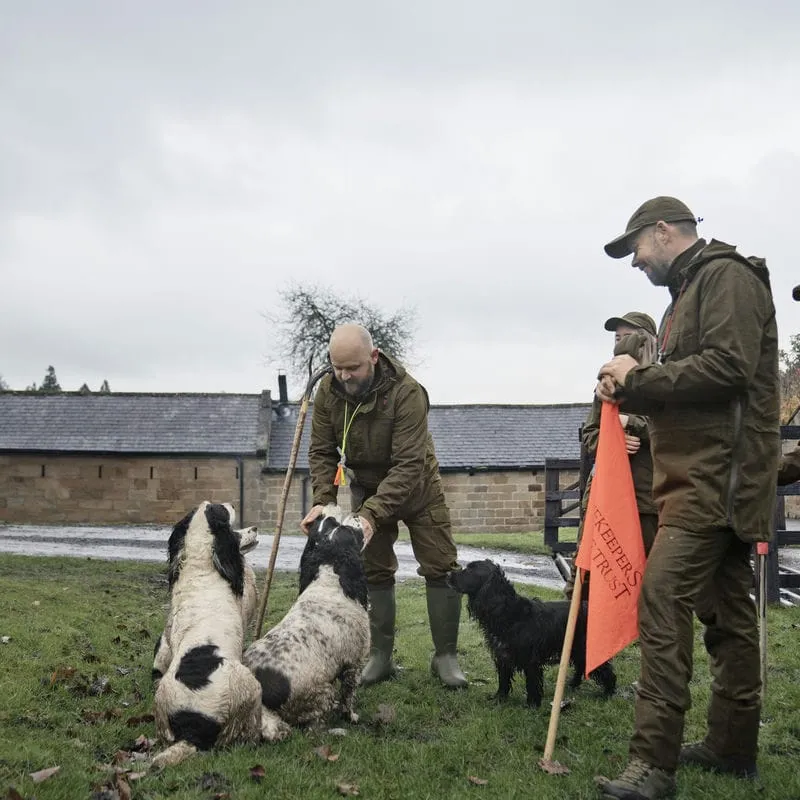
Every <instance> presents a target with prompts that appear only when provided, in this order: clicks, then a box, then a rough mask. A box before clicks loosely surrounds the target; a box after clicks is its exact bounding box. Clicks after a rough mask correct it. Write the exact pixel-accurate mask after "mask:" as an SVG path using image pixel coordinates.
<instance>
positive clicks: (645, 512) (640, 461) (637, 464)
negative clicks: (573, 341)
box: [564, 311, 658, 600]
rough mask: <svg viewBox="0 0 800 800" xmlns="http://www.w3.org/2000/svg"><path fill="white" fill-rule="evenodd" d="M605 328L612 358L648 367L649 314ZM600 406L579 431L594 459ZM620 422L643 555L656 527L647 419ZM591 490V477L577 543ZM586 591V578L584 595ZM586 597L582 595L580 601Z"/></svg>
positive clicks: (625, 417) (626, 417) (651, 343)
mask: <svg viewBox="0 0 800 800" xmlns="http://www.w3.org/2000/svg"><path fill="white" fill-rule="evenodd" d="M605 329H606V330H607V331H613V332H614V355H615V356H617V355H620V354H622V353H629V354H630V355H631V356H633V357H634V358H635V359H636V360H637V361H638V363H640V364H652V363H653V361H654V360H655V357H656V323H655V322H654V321H653V318H652V317H651V316H650V315H649V314H645V313H643V312H641V311H629V312H628V313H627V314H623V315H622V316H621V317H611V318H610V319H607V320H606V322H605ZM601 407H602V403H601V402H600V398H599V397H597V395H595V397H594V401H593V402H592V408H591V410H590V411H589V416H588V417H587V418H586V422H585V423H584V425H583V428H582V429H581V443H582V444H583V446H584V447H585V448H586V451H587V452H588V453H589V455H590V456H591V457H592V458H594V456H595V454H596V453H597V442H598V438H599V436H600V410H601ZM619 419H620V422H621V423H622V427H623V428H624V430H625V445H626V447H627V450H628V456H629V457H630V463H631V475H632V477H633V488H634V490H635V492H636V505H637V507H638V510H639V522H640V524H641V528H642V541H643V543H644V550H645V554H647V553H649V552H650V548H651V547H652V546H653V540H654V539H655V538H656V529H657V527H658V511H657V510H656V506H655V503H654V502H653V459H652V457H651V455H650V433H649V431H648V428H647V417H643V416H641V415H639V414H620V415H619ZM591 488H592V477H591V475H590V476H589V480H588V482H587V484H586V489H585V490H584V492H583V497H582V498H581V511H582V514H581V517H582V519H581V525H580V527H579V528H578V543H580V540H581V537H582V536H583V520H585V518H586V508H587V506H588V504H589V491H590V490H591ZM576 574H577V568H576V567H575V565H574V563H573V565H572V570H571V576H570V580H568V581H567V585H566V588H565V589H564V594H565V595H566V597H567V598H568V599H569V598H570V597H571V596H572V590H573V587H574V584H575V577H576ZM587 589H588V576H587V581H586V585H585V588H584V594H585V593H586V590H587ZM585 599H586V597H585V596H584V600H585Z"/></svg>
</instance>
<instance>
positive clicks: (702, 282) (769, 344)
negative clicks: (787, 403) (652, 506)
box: [621, 239, 780, 541]
mask: <svg viewBox="0 0 800 800" xmlns="http://www.w3.org/2000/svg"><path fill="white" fill-rule="evenodd" d="M669 291H670V294H671V296H672V303H671V304H670V306H669V308H668V309H667V311H666V313H665V315H664V318H663V319H662V322H661V326H660V331H659V349H660V353H661V359H660V360H661V363H659V364H654V365H651V366H647V367H634V369H632V370H631V371H630V373H629V374H628V376H627V379H626V381H625V385H624V387H623V388H622V391H621V398H622V400H623V403H622V409H623V411H625V412H626V413H628V412H637V413H642V414H646V415H647V416H648V418H649V420H650V441H651V449H652V455H653V473H654V477H653V496H654V498H655V501H656V505H657V506H658V510H659V523H660V524H661V525H671V526H676V527H679V528H685V529H688V530H691V531H695V532H701V533H702V532H711V531H715V530H719V529H722V528H731V529H733V530H734V531H735V533H736V534H737V535H738V536H739V537H740V538H741V539H743V540H745V541H766V540H769V538H770V537H771V535H772V511H773V506H774V503H775V489H776V480H777V474H778V460H779V458H780V432H779V419H778V410H779V407H778V403H779V397H778V395H779V391H778V331H777V325H776V322H775V308H774V306H773V302H772V293H771V290H770V285H769V274H768V272H767V268H766V264H765V262H764V261H763V260H761V259H756V258H753V257H751V258H749V259H747V258H745V257H744V256H742V255H740V254H739V253H737V252H736V249H735V248H734V247H732V246H731V245H728V244H725V243H723V242H718V241H716V240H712V241H711V242H709V243H708V244H707V243H706V242H705V241H704V240H703V239H700V240H699V241H698V242H697V243H695V244H694V245H692V247H690V248H689V249H687V250H686V251H684V252H683V253H681V255H679V256H678V257H677V258H676V259H675V261H674V262H673V264H672V267H671V269H670V273H669Z"/></svg>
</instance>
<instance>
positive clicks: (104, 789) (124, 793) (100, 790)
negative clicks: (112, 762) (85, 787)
mask: <svg viewBox="0 0 800 800" xmlns="http://www.w3.org/2000/svg"><path fill="white" fill-rule="evenodd" d="M143 774H144V773H133V772H131V773H128V772H125V771H124V770H117V771H116V772H115V773H114V775H113V776H112V777H111V779H110V780H108V781H106V782H105V783H104V784H100V785H95V786H93V787H92V789H93V791H92V795H91V800H131V797H132V792H131V786H130V784H129V783H128V780H135V779H137V778H140V777H141V776H142V775H143ZM134 776H135V777H134Z"/></svg>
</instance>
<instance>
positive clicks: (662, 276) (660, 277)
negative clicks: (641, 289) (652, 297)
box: [644, 261, 672, 286]
mask: <svg viewBox="0 0 800 800" xmlns="http://www.w3.org/2000/svg"><path fill="white" fill-rule="evenodd" d="M671 266H672V262H671V261H659V262H658V263H656V264H648V265H647V269H646V270H644V274H645V275H647V279H648V280H649V281H650V283H652V284H653V286H667V284H668V283H669V281H668V276H669V270H670V267H671Z"/></svg>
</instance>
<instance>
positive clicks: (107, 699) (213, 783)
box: [0, 537, 800, 800]
mask: <svg viewBox="0 0 800 800" xmlns="http://www.w3.org/2000/svg"><path fill="white" fill-rule="evenodd" d="M492 538H494V537H492ZM262 578H263V575H259V581H261V580H262ZM0 587H2V588H0V636H9V637H10V641H9V642H8V643H5V644H0V797H2V798H6V796H7V793H8V792H9V787H11V786H15V787H16V790H17V791H18V792H19V795H20V796H21V797H23V798H25V800H30V798H31V797H33V796H34V795H35V797H36V798H37V800H54V799H56V798H57V799H58V800H61V799H62V798H64V799H65V800H75V799H76V798H77V799H81V798H90V797H92V793H93V792H98V791H100V789H101V788H102V787H103V786H104V785H107V784H108V783H109V782H110V781H113V774H114V773H113V769H112V768H111V767H109V766H108V765H110V764H112V762H113V761H114V759H115V754H118V753H119V751H124V753H130V752H131V751H132V750H133V749H134V744H135V741H136V739H137V738H138V737H140V736H144V737H147V738H149V739H152V737H153V736H154V726H153V723H152V721H151V720H150V719H149V717H148V716H147V715H148V714H150V713H151V711H152V690H151V686H150V668H151V662H152V651H153V645H154V642H155V639H156V638H157V636H158V634H159V633H160V630H161V625H162V624H163V619H164V611H165V604H166V582H165V578H164V574H163V568H161V567H159V566H153V565H148V564H134V563H123V562H108V563H106V562H102V563H101V562H97V561H92V560H78V559H52V558H31V557H24V556H6V555H0ZM518 588H519V591H520V592H522V593H524V594H528V595H536V596H540V597H548V596H551V597H552V596H553V593H552V592H550V593H548V592H547V591H545V590H539V589H536V588H534V587H527V586H520V587H518ZM295 591H296V590H295V577H294V576H291V575H285V574H279V575H276V577H275V580H274V581H273V588H272V594H271V596H270V603H269V610H268V616H267V621H266V624H267V626H269V625H270V624H272V623H273V622H274V621H276V620H277V619H279V618H280V616H281V615H282V613H283V612H284V611H285V609H286V608H287V607H288V606H289V604H290V603H291V601H292V599H293V597H294V595H295ZM769 615H770V616H769V623H770V662H771V665H772V666H771V670H770V674H769V686H768V693H767V701H766V706H765V712H764V716H765V724H764V727H763V729H762V736H761V758H760V767H761V770H762V775H763V779H764V783H765V784H766V790H765V791H764V792H763V793H761V794H760V795H758V796H759V797H762V798H765V800H790V799H792V798H793V799H794V800H797V798H800V778H798V770H797V767H796V763H797V759H798V756H800V720H799V719H798V709H799V708H800V661H799V659H798V649H799V648H798V645H797V634H798V628H800V610H797V609H791V610H787V609H781V608H775V609H770V612H769ZM698 634H699V632H698ZM396 646H397V656H398V661H399V663H400V665H401V666H402V667H403V670H402V672H401V674H400V676H399V678H398V679H396V680H394V681H391V682H388V683H385V684H380V685H378V686H374V687H370V688H368V689H363V690H360V691H359V695H358V709H359V712H360V714H361V721H360V722H359V724H358V725H355V726H342V727H345V728H346V730H347V734H346V736H343V737H341V736H336V735H333V734H331V733H328V731H327V728H323V729H322V730H319V731H304V732H295V733H294V734H293V735H292V737H291V738H290V739H289V740H288V741H286V742H283V743H280V744H273V745H261V746H248V747H238V748H232V749H230V750H227V751H224V752H214V753H211V754H205V755H199V756H196V757H195V758H193V759H190V760H188V761H187V762H185V763H184V764H182V765H180V766H179V767H176V768H174V769H170V770H167V771H164V772H162V773H146V774H144V775H143V776H142V777H139V778H138V779H134V780H130V779H129V780H128V783H129V784H130V787H131V788H132V793H133V795H132V796H133V798H134V800H147V799H153V800H154V799H155V798H165V797H170V798H179V799H180V798H186V799H187V800H188V799H189V798H191V799H192V800H194V799H195V798H196V799H198V800H199V799H201V798H202V800H211V798H215V797H216V798H219V800H222V798H236V800H248V799H249V798H264V797H270V798H287V799H288V798H308V799H309V800H314V799H315V798H334V797H336V796H338V795H337V788H336V787H337V785H338V784H351V785H352V784H355V785H357V786H358V787H359V792H360V795H359V796H360V797H363V798H370V800H389V799H390V798H412V799H413V800H422V799H424V798H459V799H460V798H471V797H474V798H504V799H505V798H541V800H549V799H550V798H573V799H580V798H594V797H596V794H595V790H594V788H593V784H592V777H593V775H595V774H597V773H604V774H616V772H617V771H618V770H619V769H620V768H621V766H622V765H623V764H624V762H625V758H626V753H627V744H628V737H629V735H630V731H631V725H632V716H633V715H632V703H631V699H632V693H631V690H630V684H631V683H632V681H634V680H635V679H636V677H637V668H638V651H637V649H636V647H635V646H634V647H630V648H628V649H627V650H626V651H625V652H624V653H623V654H622V655H621V656H619V657H618V658H617V659H616V660H615V664H616V667H617V671H618V674H619V677H620V685H621V690H620V692H619V694H618V696H616V697H615V698H613V699H612V700H610V701H608V702H603V701H601V700H599V699H598V698H597V696H596V693H595V688H594V686H593V685H591V684H584V685H583V686H582V687H581V688H580V689H579V690H578V692H577V695H576V697H575V702H574V703H572V705H570V707H569V708H568V709H567V710H565V712H564V714H563V715H562V718H561V722H560V725H559V737H558V742H557V746H556V752H555V757H556V758H557V759H558V760H559V761H561V762H562V763H564V764H566V765H568V766H569V768H570V770H571V772H570V774H569V775H567V776H564V777H552V776H549V775H546V774H544V773H543V772H542V771H541V770H540V769H539V767H538V764H537V761H538V759H539V757H540V756H541V751H542V748H543V745H544V741H545V738H546V734H547V725H548V717H549V707H543V708H542V709H540V710H539V711H531V710H529V709H527V708H525V707H524V705H523V696H522V693H521V687H520V686H516V687H515V689H514V691H513V692H512V695H511V700H510V701H509V702H508V703H507V704H506V705H504V706H498V705H496V704H494V703H492V702H490V701H489V699H488V696H489V694H491V693H492V692H493V691H494V689H495V687H496V684H495V673H494V668H493V666H492V664H491V661H490V659H489V656H488V653H487V651H486V647H485V645H484V644H483V641H482V639H481V637H480V634H479V632H478V630H477V629H476V627H475V625H474V623H472V622H468V621H466V614H464V623H463V625H462V632H461V637H460V640H459V651H460V654H461V663H462V666H463V667H464V669H465V670H466V671H467V673H468V677H469V678H470V681H471V685H470V688H469V689H468V690H467V691H464V692H450V691H447V690H445V689H444V688H442V687H439V686H438V685H437V684H436V683H435V682H434V680H433V679H432V678H431V676H430V674H429V672H428V659H429V655H430V648H431V645H430V635H429V632H428V625H427V616H426V612H425V595H424V588H423V585H422V583H421V582H419V581H409V582H407V583H405V584H403V585H402V586H400V587H399V588H398V635H397V642H396ZM71 670H74V672H72V671H71ZM695 672H696V675H695V680H694V683H693V687H692V690H693V696H694V700H695V706H694V708H693V709H692V710H691V712H690V713H689V716H688V720H687V731H686V734H687V737H688V738H696V737H699V736H701V735H702V733H703V728H704V709H705V704H706V702H707V699H708V684H709V676H708V669H707V665H706V662H705V657H704V652H703V648H702V645H701V644H700V639H699V635H698V639H697V648H696V670H695ZM103 678H107V679H108V682H107V684H106V683H104V682H103V680H102V679H103ZM546 681H547V683H546V693H547V694H548V696H551V695H552V691H553V684H554V681H555V668H553V669H551V670H550V671H549V673H548V675H547V678H546ZM95 692H99V693H95ZM546 705H547V702H546ZM340 724H341V723H340V722H339V721H332V722H331V725H332V726H337V727H338V726H339V725H340ZM325 745H327V746H329V747H330V750H331V753H332V754H333V755H334V756H336V758H335V760H328V759H326V758H322V757H320V756H319V755H318V754H317V753H316V752H315V750H316V749H317V748H320V747H323V746H325ZM120 758H122V756H120ZM146 763H147V762H146V761H141V762H137V761H134V762H127V761H122V763H121V764H120V768H121V769H123V770H129V771H133V772H146ZM256 765H261V766H263V768H264V772H265V774H266V777H265V778H264V780H263V781H262V782H260V783H258V782H256V781H255V780H254V779H253V778H252V777H251V773H250V770H251V768H252V767H254V766H256ZM54 766H60V768H61V769H60V771H59V773H58V774H57V775H55V776H54V777H51V778H50V779H48V780H46V781H44V782H42V783H40V784H38V785H35V784H34V783H33V781H32V780H31V778H30V777H29V773H31V772H35V771H37V770H40V769H44V768H47V767H54ZM471 776H472V777H476V778H478V779H481V780H484V781H487V783H486V784H485V785H474V784H473V783H470V781H469V778H470V777H471ZM679 786H680V789H679V794H678V797H679V798H684V799H687V798H692V800H694V799H695V798H703V799H709V800H740V799H741V800H744V798H750V797H752V796H753V794H752V787H750V786H748V785H746V784H742V783H740V782H737V781H736V780H734V779H731V778H724V777H719V776H710V775H705V774H703V773H700V772H698V771H696V770H682V771H681V772H680V774H679ZM8 796H9V797H13V795H12V794H8ZM110 796H111V795H106V797H110ZM96 797H97V798H99V797H101V795H96Z"/></svg>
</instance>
